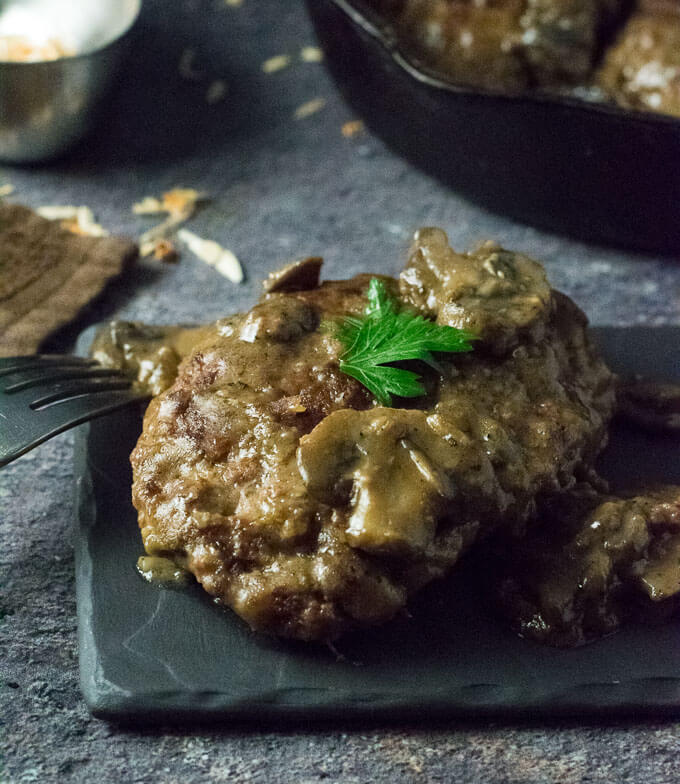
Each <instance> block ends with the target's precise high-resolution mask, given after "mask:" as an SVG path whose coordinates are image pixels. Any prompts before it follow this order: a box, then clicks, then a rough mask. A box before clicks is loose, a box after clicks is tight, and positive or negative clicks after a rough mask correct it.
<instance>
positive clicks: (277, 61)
mask: <svg viewBox="0 0 680 784" xmlns="http://www.w3.org/2000/svg"><path fill="white" fill-rule="evenodd" d="M289 65H290V55H287V54H277V55H276V56H275V57H270V58H269V59H268V60H265V61H264V62H263V63H262V66H261V67H262V70H263V72H264V73H267V74H269V73H274V72H275V71H281V70H282V69H284V68H287V67H288V66H289Z"/></svg>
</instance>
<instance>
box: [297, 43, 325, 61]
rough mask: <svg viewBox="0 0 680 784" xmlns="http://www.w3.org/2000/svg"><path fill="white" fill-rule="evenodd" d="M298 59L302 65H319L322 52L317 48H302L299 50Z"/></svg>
mask: <svg viewBox="0 0 680 784" xmlns="http://www.w3.org/2000/svg"><path fill="white" fill-rule="evenodd" d="M300 59H301V60H302V61H303V62H304V63H320V62H321V61H322V60H323V52H322V51H321V49H319V47H318V46H303V47H302V49H300Z"/></svg>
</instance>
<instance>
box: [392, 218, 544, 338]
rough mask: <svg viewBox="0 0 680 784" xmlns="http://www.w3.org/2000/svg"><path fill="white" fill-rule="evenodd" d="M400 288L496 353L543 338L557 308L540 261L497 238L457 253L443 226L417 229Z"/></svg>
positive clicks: (440, 319)
mask: <svg viewBox="0 0 680 784" xmlns="http://www.w3.org/2000/svg"><path fill="white" fill-rule="evenodd" d="M399 289H400V292H401V296H402V297H403V298H404V299H405V300H406V301H407V302H409V303H411V304H412V305H414V306H415V307H416V308H418V309H419V310H421V311H422V312H423V313H424V314H425V315H427V316H428V317H430V318H435V319H436V320H437V321H438V322H439V323H440V324H447V325H449V326H451V327H458V328H459V329H467V330H469V331H470V332H473V333H474V334H476V335H477V336H478V337H480V338H481V339H482V341H483V342H484V344H485V345H486V347H487V348H490V349H491V350H493V352H494V353H497V354H504V353H506V352H508V351H509V350H510V349H512V348H514V347H515V346H516V345H517V344H518V342H519V341H520V340H521V339H523V338H530V339H532V340H538V339H540V338H541V337H542V336H543V335H544V332H545V324H546V322H547V319H548V316H549V315H550V312H551V310H552V296H551V289H550V285H549V283H548V280H547V278H546V276H545V272H544V270H543V268H542V267H541V265H540V264H538V263H537V262H535V261H533V259H530V258H529V257H528V256H524V255H522V254H521V253H514V252H512V251H507V250H504V249H503V248H501V247H500V246H499V245H497V244H496V243H493V242H486V243H484V244H483V245H482V246H481V247H480V248H478V249H477V250H476V251H473V252H472V253H466V254H460V253H456V252H455V251H454V250H452V249H451V247H450V246H449V242H448V238H447V236H446V233H445V232H443V231H442V230H441V229H421V230H420V231H418V232H416V234H415V237H414V242H413V246H412V248H411V255H410V258H409V261H408V264H407V265H406V268H405V269H404V271H403V272H402V273H401V275H400V278H399Z"/></svg>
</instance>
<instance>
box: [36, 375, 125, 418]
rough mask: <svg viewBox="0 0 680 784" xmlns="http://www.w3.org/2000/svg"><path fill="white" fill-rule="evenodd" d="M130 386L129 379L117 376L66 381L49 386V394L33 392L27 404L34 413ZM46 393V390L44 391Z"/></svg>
mask: <svg viewBox="0 0 680 784" xmlns="http://www.w3.org/2000/svg"><path fill="white" fill-rule="evenodd" d="M131 386H132V382H131V381H130V379H127V378H122V377H121V376H118V377H116V378H107V377H104V378H91V379H81V378H78V379H75V378H74V379H68V380H66V381H60V382H58V383H56V384H52V385H50V388H49V392H48V393H47V394H46V393H45V392H43V394H42V395H40V390H33V394H34V395H36V394H37V395H38V396H37V397H34V399H33V400H32V401H31V402H30V403H29V407H30V408H32V409H33V410H34V411H40V410H41V409H44V408H47V407H48V406H54V405H57V404H58V403H61V402H62V401H65V400H72V399H78V398H82V397H83V396H85V395H97V394H100V393H102V392H112V391H114V390H118V389H129V388H130V387H131ZM46 392H47V390H46Z"/></svg>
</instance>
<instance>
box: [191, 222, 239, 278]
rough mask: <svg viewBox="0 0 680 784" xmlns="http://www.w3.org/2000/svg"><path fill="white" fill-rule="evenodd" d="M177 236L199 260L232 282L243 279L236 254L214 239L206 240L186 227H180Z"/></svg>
mask: <svg viewBox="0 0 680 784" xmlns="http://www.w3.org/2000/svg"><path fill="white" fill-rule="evenodd" d="M177 236H178V237H179V238H180V240H182V242H184V243H185V245H186V246H187V248H189V250H190V251H191V252H192V253H193V254H194V255H195V256H197V257H198V258H199V259H200V260H201V261H204V262H205V263H206V264H209V265H210V266H211V267H214V268H215V269H216V270H217V271H218V272H219V273H220V275H224V277H225V278H228V279H229V280H230V281H232V282H233V283H240V282H241V281H242V280H243V268H242V267H241V263H240V262H239V260H238V259H237V258H236V256H235V255H234V254H233V253H232V252H231V251H230V250H228V249H227V248H223V247H222V246H221V245H220V244H219V243H217V242H215V241H214V240H206V239H203V237H199V236H198V234H194V233H193V232H192V231H189V230H188V229H180V230H179V231H178V232H177Z"/></svg>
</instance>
